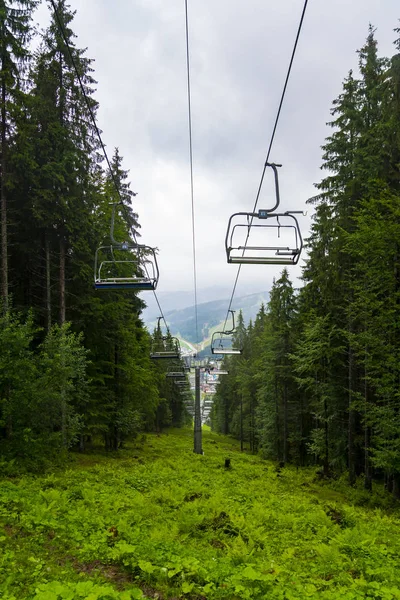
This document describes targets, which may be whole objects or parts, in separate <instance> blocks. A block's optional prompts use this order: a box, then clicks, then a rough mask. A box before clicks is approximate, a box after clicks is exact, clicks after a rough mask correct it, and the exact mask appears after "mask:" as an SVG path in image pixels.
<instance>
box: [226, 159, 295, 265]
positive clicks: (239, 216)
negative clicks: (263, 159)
mask: <svg viewBox="0 0 400 600" xmlns="http://www.w3.org/2000/svg"><path fill="white" fill-rule="evenodd" d="M266 166H267V167H271V168H272V170H273V172H274V178H275V204H274V206H273V207H271V208H268V209H260V210H258V212H237V213H234V214H233V215H232V216H231V217H230V219H229V222H228V228H227V231H226V236H225V250H226V257H227V261H228V263H234V264H264V265H296V264H297V263H298V261H299V258H300V254H301V251H302V248H303V239H302V236H301V231H300V227H299V224H298V221H297V218H296V217H295V216H294V215H295V214H299V213H300V214H301V213H302V211H286V212H275V211H276V209H277V208H278V206H279V205H280V193H279V179H278V169H277V167H281V166H282V165H277V164H275V163H266ZM254 221H256V222H255V223H254Z"/></svg>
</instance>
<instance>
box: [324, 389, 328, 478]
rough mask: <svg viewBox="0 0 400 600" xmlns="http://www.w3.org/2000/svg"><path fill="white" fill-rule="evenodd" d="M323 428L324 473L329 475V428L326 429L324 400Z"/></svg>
mask: <svg viewBox="0 0 400 600" xmlns="http://www.w3.org/2000/svg"><path fill="white" fill-rule="evenodd" d="M324 417H325V418H324V430H325V456H324V475H325V477H328V476H329V429H328V405H327V402H326V400H324Z"/></svg>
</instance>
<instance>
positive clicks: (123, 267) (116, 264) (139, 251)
mask: <svg viewBox="0 0 400 600" xmlns="http://www.w3.org/2000/svg"><path fill="white" fill-rule="evenodd" d="M116 206H117V204H116V203H114V204H113V209H112V216H111V228H110V239H111V244H110V245H104V246H100V247H99V248H97V250H96V254H95V259H94V287H95V289H97V290H121V289H129V290H135V291H141V290H155V289H156V287H157V283H158V279H159V269H158V264H157V258H156V252H155V249H154V248H151V247H150V246H145V245H143V244H137V243H136V241H135V242H134V241H131V240H124V241H122V242H118V241H117V240H116V239H115V238H114V222H115V211H116Z"/></svg>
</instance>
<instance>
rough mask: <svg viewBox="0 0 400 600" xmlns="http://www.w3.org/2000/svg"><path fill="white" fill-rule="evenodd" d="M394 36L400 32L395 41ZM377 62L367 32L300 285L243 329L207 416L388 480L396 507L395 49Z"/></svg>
mask: <svg viewBox="0 0 400 600" xmlns="http://www.w3.org/2000/svg"><path fill="white" fill-rule="evenodd" d="M395 31H396V33H397V35H399V34H400V29H396V30H395ZM395 48H396V51H397V53H396V54H395V55H394V56H393V57H392V58H391V59H387V58H380V57H379V54H378V49H377V43H376V40H375V38H374V30H373V28H372V27H370V30H369V34H368V37H367V40H366V43H365V45H364V46H363V47H362V48H361V49H360V50H359V52H358V57H359V73H358V74H355V73H352V72H350V73H349V74H348V76H347V77H346V79H345V80H344V83H343V91H342V93H341V94H340V96H339V97H338V98H337V99H336V100H335V101H334V102H333V108H332V111H331V113H332V121H331V122H330V123H329V125H330V126H331V127H332V129H333V132H332V134H331V135H330V136H329V137H328V138H327V139H326V142H325V145H324V146H323V164H322V169H324V170H325V171H326V172H327V175H326V177H325V178H324V179H322V181H321V182H320V183H318V185H317V186H316V187H317V190H318V193H317V195H316V196H315V197H313V198H311V199H310V200H309V203H310V204H312V205H313V206H314V207H315V213H314V218H313V224H312V230H311V235H310V237H309V239H308V242H307V250H308V259H307V262H306V266H305V268H304V270H303V275H302V280H303V286H302V287H301V289H300V290H298V291H296V290H294V288H293V284H292V282H291V281H290V277H289V273H288V272H287V270H284V271H283V272H282V274H281V275H280V277H278V278H276V280H275V281H274V284H273V287H272V290H271V293H270V301H269V303H268V305H267V306H266V307H264V306H263V307H262V308H261V310H260V312H259V314H258V315H257V318H256V319H255V321H254V323H250V325H249V326H248V327H247V328H246V327H245V326H244V324H243V319H241V321H240V322H239V325H238V328H237V332H236V343H237V344H238V345H240V346H242V347H243V355H242V356H241V357H239V358H238V357H234V356H232V357H229V358H228V359H226V360H225V366H226V367H227V368H228V370H229V375H228V376H226V377H225V378H224V379H223V381H221V384H220V386H219V388H218V392H217V394H216V397H215V403H214V407H213V412H212V423H213V426H214V428H215V429H216V430H217V431H220V432H224V433H232V434H234V435H235V436H237V437H240V436H241V435H242V436H243V439H244V440H245V441H247V442H248V444H249V445H250V448H251V449H252V450H254V451H256V450H259V451H261V452H262V453H263V454H264V455H265V456H266V457H270V458H273V459H276V460H278V461H280V462H282V463H286V462H292V463H295V464H297V465H305V464H315V463H317V464H320V465H321V476H324V477H328V476H329V475H330V474H332V473H334V472H338V471H343V470H346V469H347V470H348V473H349V482H350V484H354V482H355V480H356V477H357V476H359V475H361V474H363V476H364V484H365V487H366V488H367V489H370V488H371V485H372V479H373V477H380V478H385V483H386V485H387V487H388V489H390V490H391V491H393V494H394V495H395V496H396V497H400V411H399V407H400V38H399V39H397V41H395Z"/></svg>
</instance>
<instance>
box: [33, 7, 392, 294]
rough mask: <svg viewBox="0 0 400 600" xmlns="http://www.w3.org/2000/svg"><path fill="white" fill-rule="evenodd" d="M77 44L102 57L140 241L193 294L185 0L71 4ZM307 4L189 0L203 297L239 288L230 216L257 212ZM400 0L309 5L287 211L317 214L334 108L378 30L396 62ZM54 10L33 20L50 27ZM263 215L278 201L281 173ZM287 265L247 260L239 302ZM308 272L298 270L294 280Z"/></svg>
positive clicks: (297, 74) (112, 131) (102, 82)
mask: <svg viewBox="0 0 400 600" xmlns="http://www.w3.org/2000/svg"><path fill="white" fill-rule="evenodd" d="M71 6H72V8H74V9H76V11H77V13H76V18H75V21H74V24H73V26H72V27H73V29H74V31H75V32H76V34H77V36H78V37H77V40H76V44H77V46H78V47H80V48H84V47H87V49H88V50H87V56H88V57H89V58H93V59H95V63H94V68H95V78H96V79H97V81H98V87H97V93H96V98H97V100H98V101H99V103H100V109H99V112H98V121H99V125H100V127H101V129H102V130H103V140H104V142H105V144H106V145H107V149H108V152H109V154H110V155H111V154H112V152H113V148H114V147H115V146H118V147H119V149H120V153H121V154H122V155H123V156H124V166H125V168H126V169H129V170H130V177H131V181H132V189H133V190H135V191H137V192H138V196H137V197H136V198H135V202H136V204H135V210H136V211H137V212H138V213H139V220H140V223H141V225H142V241H143V243H146V244H148V245H152V246H156V247H158V248H159V266H160V271H161V275H160V283H159V288H158V289H159V291H160V293H161V294H162V293H163V292H167V291H172V290H191V289H193V263H192V251H191V248H192V241H191V200H190V173H189V152H188V115H187V91H186V56H185V14H184V0H71ZM302 7H303V0H279V1H278V2H277V1H272V0H246V2H244V1H243V0H189V21H190V56H191V85H192V115H193V155H194V194H195V228H196V246H197V272H198V287H199V290H204V289H206V288H209V287H210V286H214V285H219V286H224V287H226V288H231V287H232V286H233V282H234V279H235V276H236V270H237V267H236V266H234V265H230V264H227V263H226V257H225V249H224V238H225V232H226V227H227V222H228V218H229V216H230V215H231V214H232V213H233V212H236V211H251V210H252V208H253V205H254V200H255V196H256V192H257V188H258V184H259V180H260V176H261V172H262V167H263V164H264V161H265V156H266V151H267V148H268V144H269V140H270V136H271V131H272V127H273V122H274V119H275V116H276V111H277V107H278V102H279V99H280V95H281V91H282V87H283V83H284V78H285V75H286V70H287V67H288V62H289V59H290V54H291V51H292V47H293V43H294V38H295V35H296V31H297V27H298V23H299V19H300V15H301V11H302ZM399 17H400V7H399V2H398V0H309V4H308V8H307V13H306V16H305V21H304V25H303V30H302V34H301V38H300V41H299V45H298V50H297V54H296V58H295V62H294V65H293V70H292V76H291V79H290V82H289V86H288V90H287V95H286V99H285V102H284V105H283V110H282V114H281V120H280V122H279V125H278V130H277V135H276V138H275V143H274V146H273V149H272V153H271V156H270V159H271V160H272V161H275V162H279V163H282V164H283V167H282V169H281V170H280V183H281V207H282V209H283V210H290V209H291V210H308V211H309V212H308V215H307V216H306V217H301V219H300V221H301V223H302V228H303V233H304V235H305V236H306V235H307V231H308V228H309V225H310V207H306V205H305V202H306V199H307V198H309V197H310V196H312V195H313V194H314V189H313V183H315V182H318V181H319V180H320V178H321V171H320V165H321V150H320V146H321V144H322V143H323V141H324V138H325V137H326V135H328V133H329V128H328V127H327V126H326V122H327V121H329V120H330V112H329V111H330V107H331V103H332V100H333V99H334V98H335V97H337V95H338V94H339V93H340V91H341V85H342V81H343V78H344V77H345V76H346V74H347V72H348V71H349V70H350V69H356V68H357V54H356V50H357V49H358V48H360V47H361V46H362V45H363V43H364V40H365V38H366V36H367V33H368V24H369V23H372V24H373V25H374V26H375V27H376V28H377V34H376V35H377V39H378V42H379V48H380V53H381V54H382V55H385V56H391V55H392V54H393V51H394V49H393V44H392V43H393V40H394V39H395V34H394V33H393V28H394V27H396V26H398V24H399V21H398V19H399ZM47 20H48V8H47V7H46V5H44V6H42V7H40V9H39V10H38V12H37V14H36V21H37V22H38V23H39V24H40V25H41V26H44V25H45V24H46V22H47ZM267 175H268V176H269V177H268V178H267V180H266V185H265V186H264V188H263V192H262V195H261V198H260V202H259V207H260V208H262V207H263V206H268V205H269V204H270V200H268V198H271V193H273V179H272V173H269V172H268V173H267ZM279 272H280V269H279V267H274V266H253V265H252V266H244V267H243V268H242V271H241V275H240V279H239V285H238V288H237V294H238V295H244V294H246V293H252V292H256V291H262V290H268V289H269V287H270V285H271V281H272V279H273V277H276V276H278V275H279ZM299 273H300V268H298V267H292V268H291V274H292V277H293V279H294V282H295V285H298V281H296V277H297V276H298V275H299Z"/></svg>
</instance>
